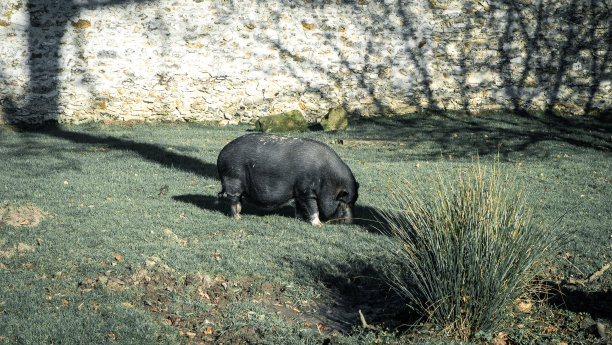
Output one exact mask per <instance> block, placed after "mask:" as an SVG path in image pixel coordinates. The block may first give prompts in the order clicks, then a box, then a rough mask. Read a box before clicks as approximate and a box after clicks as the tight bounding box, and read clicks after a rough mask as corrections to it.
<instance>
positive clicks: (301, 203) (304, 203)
mask: <svg viewBox="0 0 612 345" xmlns="http://www.w3.org/2000/svg"><path fill="white" fill-rule="evenodd" d="M295 208H296V214H303V215H304V217H305V218H307V219H308V220H309V221H310V224H312V225H316V226H321V225H323V224H322V223H321V220H320V219H319V207H318V206H317V199H315V198H312V197H311V198H298V199H296V202H295Z"/></svg>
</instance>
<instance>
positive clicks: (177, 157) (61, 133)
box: [17, 124, 218, 179]
mask: <svg viewBox="0 0 612 345" xmlns="http://www.w3.org/2000/svg"><path fill="white" fill-rule="evenodd" d="M17 129H18V130H20V131H24V132H25V131H36V132H37V133H42V134H44V135H48V136H50V137H55V138H60V139H64V140H66V141H69V142H72V143H75V144H84V145H104V146H105V147H106V148H108V149H112V150H123V151H131V152H134V153H136V154H138V155H139V156H141V157H142V158H143V159H146V160H148V161H151V162H154V163H157V164H159V165H161V166H163V167H166V168H174V169H179V170H181V171H185V172H189V173H194V174H197V175H200V176H203V177H209V178H215V179H216V178H218V173H217V166H216V165H215V164H210V163H206V162H204V161H202V160H200V159H197V158H193V157H191V156H187V155H184V154H180V153H175V152H171V151H168V150H167V149H166V147H163V146H161V145H157V144H153V143H143V142H138V141H134V140H130V139H121V138H117V137H113V136H110V135H109V136H96V135H93V134H89V133H85V132H74V131H68V130H65V129H63V128H61V127H60V126H58V125H56V124H50V125H48V126H44V127H38V128H36V127H27V128H25V129H24V128H17Z"/></svg>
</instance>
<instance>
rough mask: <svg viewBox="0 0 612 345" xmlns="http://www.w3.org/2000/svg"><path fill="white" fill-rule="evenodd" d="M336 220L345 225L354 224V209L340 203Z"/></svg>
mask: <svg viewBox="0 0 612 345" xmlns="http://www.w3.org/2000/svg"><path fill="white" fill-rule="evenodd" d="M335 219H336V220H337V221H339V222H341V223H344V224H353V208H352V207H351V206H350V205H347V204H345V203H340V205H339V206H338V211H337V212H336V217H335Z"/></svg>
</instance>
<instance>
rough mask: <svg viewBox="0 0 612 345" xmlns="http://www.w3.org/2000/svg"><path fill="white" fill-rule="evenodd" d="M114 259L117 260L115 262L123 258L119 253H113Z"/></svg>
mask: <svg viewBox="0 0 612 345" xmlns="http://www.w3.org/2000/svg"><path fill="white" fill-rule="evenodd" d="M115 260H117V262H122V261H123V258H122V257H121V254H117V255H115Z"/></svg>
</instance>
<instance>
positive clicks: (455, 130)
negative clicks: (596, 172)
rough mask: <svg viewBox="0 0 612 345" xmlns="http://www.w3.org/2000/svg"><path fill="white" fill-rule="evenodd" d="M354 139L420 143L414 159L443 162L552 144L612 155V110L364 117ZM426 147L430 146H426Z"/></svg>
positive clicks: (539, 150)
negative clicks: (443, 157)
mask: <svg viewBox="0 0 612 345" xmlns="http://www.w3.org/2000/svg"><path fill="white" fill-rule="evenodd" d="M350 136H351V137H353V138H378V139H389V140H398V141H402V142H405V144H407V147H410V145H411V144H416V145H418V148H415V149H414V150H411V151H413V152H414V153H411V154H410V157H412V158H416V159H437V158H440V156H441V153H452V155H453V156H454V157H457V158H461V157H469V156H472V155H474V154H476V153H478V154H479V155H480V156H485V155H489V154H495V155H496V154H497V153H499V154H500V155H501V156H502V157H505V156H507V155H509V154H512V153H514V152H521V153H524V154H525V155H529V156H536V157H543V156H546V155H547V154H549V153H550V152H547V146H546V145H547V143H550V142H556V143H561V144H567V145H571V146H574V147H576V148H587V149H593V150H598V151H602V152H612V110H608V111H606V112H602V113H600V114H598V115H596V116H595V115H594V116H586V115H585V116H559V115H556V114H554V113H540V114H525V113H519V114H517V113H512V112H498V113H488V114H487V113H485V114H480V115H466V114H460V113H454V114H449V113H447V112H427V113H422V114H412V115H403V116H397V117H391V118H389V117H375V118H374V117H373V118H362V119H360V120H358V121H356V122H354V123H353V126H352V130H351V132H350ZM425 144H429V146H428V145H425Z"/></svg>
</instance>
